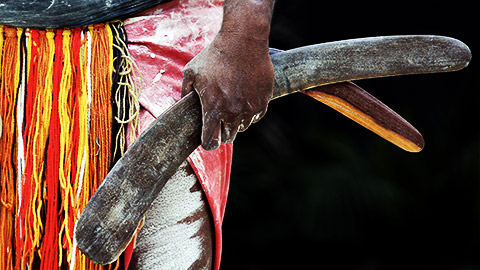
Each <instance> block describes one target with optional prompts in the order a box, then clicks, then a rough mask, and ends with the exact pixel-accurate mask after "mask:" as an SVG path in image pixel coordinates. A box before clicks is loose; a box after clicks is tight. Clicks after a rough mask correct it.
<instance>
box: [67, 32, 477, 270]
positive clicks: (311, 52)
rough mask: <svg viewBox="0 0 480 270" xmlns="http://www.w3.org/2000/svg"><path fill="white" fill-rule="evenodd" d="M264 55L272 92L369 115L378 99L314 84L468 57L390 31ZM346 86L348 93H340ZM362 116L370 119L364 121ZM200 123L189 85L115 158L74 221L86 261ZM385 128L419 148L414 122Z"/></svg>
mask: <svg viewBox="0 0 480 270" xmlns="http://www.w3.org/2000/svg"><path fill="white" fill-rule="evenodd" d="M271 58H272V62H273V64H274V68H275V86H274V94H273V97H274V98H278V97H281V96H284V95H287V94H290V93H294V92H298V91H302V90H308V91H307V94H309V95H312V96H316V97H317V98H319V99H323V100H324V101H325V100H326V101H327V102H332V101H333V102H334V103H337V104H341V105H342V106H343V108H344V109H343V111H344V113H346V114H348V113H347V111H348V110H350V109H353V110H352V111H353V112H352V113H353V114H355V113H360V112H361V113H360V114H361V115H363V116H366V118H368V117H367V115H368V114H369V113H371V112H372V111H375V110H376V108H378V106H380V107H382V106H384V105H383V104H381V103H380V104H377V105H375V106H377V107H375V106H374V105H372V106H366V107H364V108H356V107H355V104H356V103H358V102H355V98H358V97H360V98H363V100H367V101H371V100H372V99H371V97H370V96H369V95H368V94H366V93H365V92H362V91H359V90H358V89H359V88H357V87H356V86H355V85H353V84H350V83H342V84H341V85H337V86H334V87H328V88H323V87H319V86H322V85H327V84H333V83H339V82H348V81H352V80H359V79H366V78H375V77H386V76H398V75H408V74H422V73H435V72H447V71H455V70H459V69H462V68H464V67H466V66H467V65H468V63H469V61H470V59H471V53H470V50H469V49H468V47H467V46H466V45H465V44H463V43H462V42H460V41H458V40H455V39H452V38H447V37H440V36H390V37H375V38H364V39H353V40H346V41H339V42H330V43H323V44H318V45H313V46H307V47H302V48H297V49H293V50H289V51H285V52H279V53H276V54H274V55H272V57H271ZM325 89H327V90H325ZM346 91H351V92H352V93H355V95H353V96H349V94H346V95H345V93H346ZM347 97H348V98H350V100H348V98H347ZM392 113H393V114H394V112H392ZM391 116H392V115H391ZM389 117H390V116H386V118H385V119H384V120H385V121H386V120H388V119H389ZM393 117H394V118H395V117H396V115H393ZM375 118H376V119H373V118H371V117H370V119H369V121H373V122H375V123H376V124H377V125H378V126H379V127H383V125H384V124H385V122H382V120H380V121H376V120H377V119H379V118H378V117H375ZM364 124H366V125H369V124H368V121H365V122H364ZM395 125H396V124H394V125H393V126H395ZM201 126H202V119H201V106H200V101H199V99H198V97H197V96H196V94H194V93H190V94H189V95H187V96H185V97H184V98H182V99H181V100H180V101H179V102H177V103H176V104H175V105H173V106H172V107H171V108H170V109H168V110H167V111H166V112H164V113H163V114H162V115H161V116H160V117H159V118H158V119H156V120H155V121H154V122H153V123H152V125H151V126H150V127H149V128H148V129H147V130H146V131H145V132H144V133H143V134H142V135H141V136H140V137H139V138H138V139H137V141H136V142H135V143H134V144H133V145H132V146H131V147H130V148H129V150H128V151H127V152H126V153H125V155H124V156H123V157H122V158H121V159H120V160H119V161H118V162H117V163H116V165H115V166H114V167H113V168H112V170H111V171H110V173H109V174H108V176H107V178H106V179H105V180H104V181H103V183H102V184H101V186H100V187H99V188H98V190H97V191H96V193H95V194H94V195H93V197H92V198H91V200H90V201H89V203H88V204H87V206H86V207H85V209H84V211H83V213H82V214H81V216H80V219H79V221H78V223H77V225H76V230H75V238H76V241H77V245H78V248H79V249H80V250H82V251H83V252H84V253H85V254H86V255H87V256H88V257H89V258H90V259H91V260H92V261H94V262H96V263H99V264H107V263H110V262H112V261H114V260H115V259H116V258H117V257H118V256H120V254H121V253H122V251H123V250H124V249H125V248H126V246H127V245H128V243H129V242H130V239H131V237H132V236H133V234H134V233H135V231H136V229H137V226H138V224H139V222H140V221H141V220H142V218H143V217H144V215H145V213H146V211H147V210H148V209H149V207H150V205H151V203H152V202H153V200H154V199H155V198H156V197H157V195H158V193H159V192H160V190H161V189H162V188H163V186H164V185H165V183H166V182H167V180H168V179H169V178H170V177H171V176H172V175H173V174H174V173H175V171H176V170H177V168H178V167H179V166H180V164H181V163H182V162H184V161H185V160H186V159H187V157H188V156H189V154H190V153H192V151H194V150H195V149H196V148H197V147H198V146H199V145H200V134H201ZM399 126H402V125H399ZM403 127H405V125H403ZM412 128H413V127H412ZM407 129H409V130H411V128H408V127H407ZM386 130H387V133H388V134H391V135H392V136H393V137H403V136H405V137H403V138H402V139H400V141H407V143H406V144H407V146H405V147H404V148H406V149H407V150H408V149H410V150H413V151H418V150H419V149H421V147H422V145H423V139H419V138H418V137H417V136H420V135H419V134H418V132H416V130H415V129H413V130H414V131H412V130H411V131H412V132H413V134H414V135H413V136H412V135H411V134H410V135H409V134H402V132H401V131H399V130H395V128H392V127H391V126H387V128H386ZM416 134H418V135H416ZM384 137H388V136H386V135H385V136H384ZM420 138H421V136H420ZM397 145H400V146H401V145H402V143H397Z"/></svg>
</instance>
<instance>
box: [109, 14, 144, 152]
mask: <svg viewBox="0 0 480 270" xmlns="http://www.w3.org/2000/svg"><path fill="white" fill-rule="evenodd" d="M112 29H113V30H114V41H113V47H114V48H115V52H116V54H117V55H116V58H115V59H114V61H116V62H117V65H116V66H115V67H116V69H115V71H114V72H115V77H116V78H115V79H114V81H115V82H116V84H117V87H116V89H114V90H113V91H114V104H116V106H117V114H116V115H115V116H114V119H115V120H116V121H117V123H118V124H120V127H119V130H118V132H117V135H116V139H115V149H114V156H122V155H123V154H124V153H125V149H126V145H127V138H128V139H129V143H132V142H133V141H134V140H135V139H136V138H137V136H138V132H139V121H140V120H139V112H140V103H139V97H140V93H141V86H142V85H143V78H142V75H141V73H140V70H139V68H138V66H137V65H136V63H135V61H134V60H133V58H132V57H131V56H130V53H129V51H128V46H127V36H126V31H125V28H124V24H123V22H120V21H117V22H114V23H112ZM128 124H130V126H129V127H128V128H127V125H128ZM127 130H128V131H129V133H128V134H127Z"/></svg>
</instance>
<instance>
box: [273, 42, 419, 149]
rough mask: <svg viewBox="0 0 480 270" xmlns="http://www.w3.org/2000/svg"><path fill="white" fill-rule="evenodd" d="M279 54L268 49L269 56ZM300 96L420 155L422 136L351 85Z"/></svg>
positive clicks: (330, 86)
mask: <svg viewBox="0 0 480 270" xmlns="http://www.w3.org/2000/svg"><path fill="white" fill-rule="evenodd" d="M279 52H282V51H281V50H277V49H270V55H273V54H276V53H279ZM301 92H302V93H304V94H306V95H308V96H310V97H312V98H314V99H316V100H318V101H320V102H322V103H323V104H325V105H327V106H329V107H331V108H333V109H334V110H336V111H338V112H340V113H341V114H343V115H345V116H346V117H348V118H350V119H352V120H353V121H355V122H357V123H358V124H360V125H362V126H363V127H365V128H367V129H369V130H370V131H372V132H374V133H375V134H377V135H379V136H380V137H382V138H384V139H385V140H387V141H389V142H391V143H393V144H395V145H396V146H398V147H400V148H402V149H403V150H405V151H409V152H420V151H421V150H422V149H423V147H424V145H425V141H424V140H423V137H422V135H421V134H420V133H419V132H418V131H417V130H416V129H415V128H414V127H413V126H412V125H411V124H410V123H408V122H407V121H406V120H405V119H403V118H402V117H401V116H400V115H398V114H397V113H396V112H395V111H393V110H392V109H390V108H389V107H388V106H387V105H385V104H383V103H382V102H381V101H380V100H378V99H377V98H375V97H374V96H372V95H370V94H369V93H368V92H367V91H365V90H363V89H362V88H361V87H359V86H358V85H356V84H354V83H352V82H343V83H335V84H330V85H324V86H319V87H315V88H311V89H309V90H304V91H301Z"/></svg>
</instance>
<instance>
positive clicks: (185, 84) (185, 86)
mask: <svg viewBox="0 0 480 270" xmlns="http://www.w3.org/2000/svg"><path fill="white" fill-rule="evenodd" d="M194 82H195V74H194V72H193V71H192V70H191V69H188V68H186V69H185V71H184V72H183V81H182V97H184V96H186V95H187V94H189V93H190V92H192V91H193V90H194V88H193V83H194Z"/></svg>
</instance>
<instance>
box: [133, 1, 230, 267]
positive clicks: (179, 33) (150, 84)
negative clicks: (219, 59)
mask: <svg viewBox="0 0 480 270" xmlns="http://www.w3.org/2000/svg"><path fill="white" fill-rule="evenodd" d="M222 16H223V0H177V1H174V2H169V3H167V4H164V5H160V6H158V7H156V8H154V9H151V10H148V11H146V12H144V13H143V14H141V15H138V16H137V17H134V18H130V19H128V20H127V21H126V22H125V23H126V25H125V28H126V31H127V35H128V40H129V51H130V53H131V55H132V56H133V58H134V60H135V62H136V64H137V65H138V68H139V69H140V72H141V74H142V77H143V82H144V84H143V89H142V95H141V98H140V104H141V107H142V108H141V113H140V117H141V127H140V128H141V130H144V129H146V128H147V127H148V126H149V125H150V123H151V122H153V120H154V119H155V118H156V117H158V116H159V115H160V114H161V113H162V112H163V111H165V110H166V109H167V108H168V107H170V106H171V105H173V104H174V103H175V102H176V101H178V100H179V99H180V97H181V86H182V79H183V69H184V67H185V65H186V64H187V63H188V62H189V61H190V60H191V59H192V58H193V57H195V55H197V54H198V53H199V52H200V51H201V50H202V49H203V48H204V47H206V46H207V45H208V44H209V43H210V42H211V41H212V40H213V39H214V37H215V36H216V34H217V32H218V30H219V29H220V26H221V21H222ZM232 147H233V146H232V144H222V145H221V146H220V148H219V149H218V150H216V151H205V150H203V149H202V148H201V147H200V148H199V149H197V150H196V151H195V152H194V153H192V155H191V156H190V157H189V158H188V161H189V163H190V165H191V166H192V167H193V169H194V171H195V173H196V175H197V177H198V179H199V180H200V183H201V185H202V187H203V190H204V192H205V194H206V197H207V200H208V202H209V205H210V208H211V210H212V214H213V218H214V224H215V257H214V269H219V267H220V258H221V252H222V222H223V216H224V212H225V205H226V200H227V194H228V187H229V182H230V168H231V163H232ZM130 250H131V248H130ZM130 258H131V251H130V254H128V252H127V253H126V255H125V262H126V265H128V262H129V261H130Z"/></svg>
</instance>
